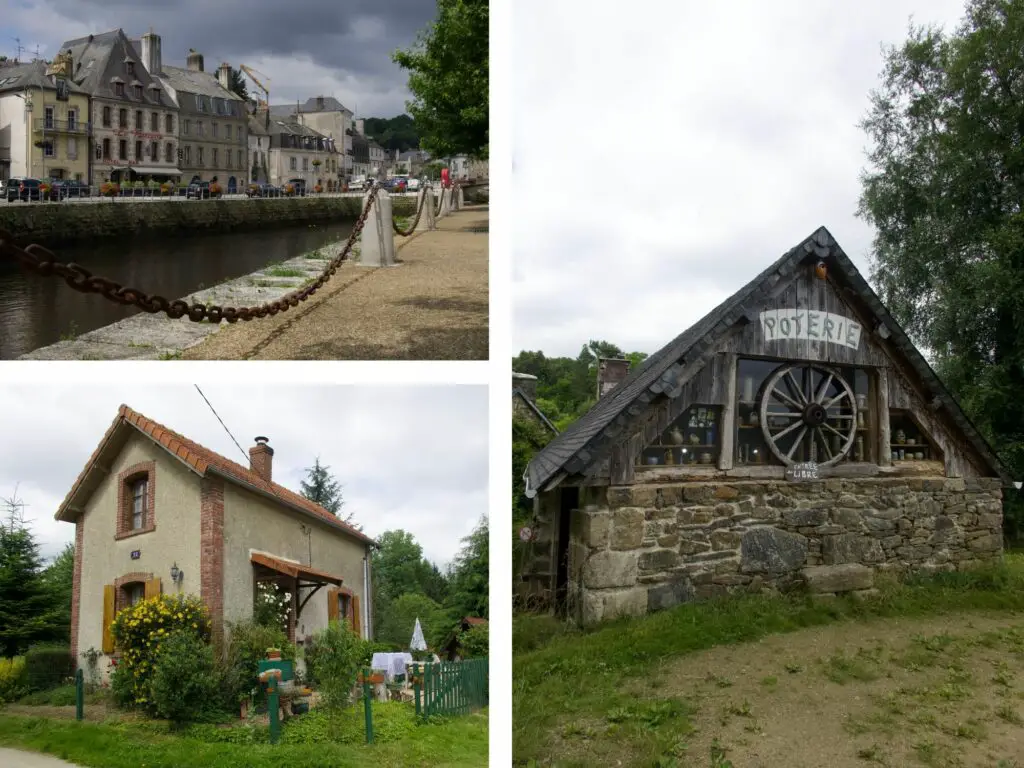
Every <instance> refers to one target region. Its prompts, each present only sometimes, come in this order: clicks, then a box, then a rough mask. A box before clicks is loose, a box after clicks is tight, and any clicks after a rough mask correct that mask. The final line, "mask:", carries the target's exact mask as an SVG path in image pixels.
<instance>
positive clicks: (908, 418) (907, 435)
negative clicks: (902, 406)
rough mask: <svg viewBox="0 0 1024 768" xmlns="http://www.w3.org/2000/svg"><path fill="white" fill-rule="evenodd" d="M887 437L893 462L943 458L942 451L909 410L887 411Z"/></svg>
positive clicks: (901, 462)
mask: <svg viewBox="0 0 1024 768" xmlns="http://www.w3.org/2000/svg"><path fill="white" fill-rule="evenodd" d="M889 439H890V440H891V443H890V445H889V449H890V451H891V452H892V456H891V458H892V462H893V464H903V463H905V462H908V461H942V460H943V457H942V452H941V451H939V449H938V447H937V446H936V445H935V442H934V441H933V440H932V439H931V438H930V437H929V436H928V433H927V432H926V431H925V430H923V429H922V428H921V426H920V425H919V424H918V423H917V420H916V419H915V418H914V417H913V415H912V414H911V413H910V411H902V410H895V409H893V410H890V411H889Z"/></svg>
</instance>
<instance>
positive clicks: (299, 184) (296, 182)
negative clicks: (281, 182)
mask: <svg viewBox="0 0 1024 768" xmlns="http://www.w3.org/2000/svg"><path fill="white" fill-rule="evenodd" d="M287 183H288V184H291V185H292V186H293V187H294V188H295V196H296V197H305V196H306V180H305V179H288V182H287Z"/></svg>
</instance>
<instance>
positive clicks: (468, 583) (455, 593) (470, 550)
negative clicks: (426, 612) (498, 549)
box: [446, 516, 491, 618]
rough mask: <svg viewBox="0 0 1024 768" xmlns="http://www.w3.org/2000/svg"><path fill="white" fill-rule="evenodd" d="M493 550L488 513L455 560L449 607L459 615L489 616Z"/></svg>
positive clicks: (465, 542) (463, 542)
mask: <svg viewBox="0 0 1024 768" xmlns="http://www.w3.org/2000/svg"><path fill="white" fill-rule="evenodd" d="M489 551H490V540H489V529H488V523H487V517H486V516H484V517H483V518H481V519H480V522H479V523H478V524H477V526H476V528H474V529H473V532H472V533H470V534H469V536H467V537H465V538H464V539H463V540H462V549H461V550H460V551H459V553H458V554H457V555H456V556H455V561H454V562H453V563H452V568H451V576H450V581H451V592H450V594H449V597H448V603H447V605H446V607H448V608H449V609H450V610H451V611H453V612H454V613H455V614H456V615H457V616H460V617H461V616H483V617H484V618H486V617H487V613H488V597H489V595H490V583H491V582H490V570H489V566H488V552H489Z"/></svg>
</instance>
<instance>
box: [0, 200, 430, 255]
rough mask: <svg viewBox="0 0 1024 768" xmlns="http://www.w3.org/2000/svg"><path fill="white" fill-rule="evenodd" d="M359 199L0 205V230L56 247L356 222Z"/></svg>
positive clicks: (398, 211)
mask: <svg viewBox="0 0 1024 768" xmlns="http://www.w3.org/2000/svg"><path fill="white" fill-rule="evenodd" d="M392 202H393V211H394V215H395V216H411V215H413V214H415V213H416V198H415V197H393V198H392ZM362 205H363V200H362V197H355V196H353V197H295V198H270V199H254V200H242V199H230V200H224V199H220V200H166V201H164V200H159V199H157V200H140V201H139V202H121V201H119V200H109V199H103V200H96V201H88V202H87V201H81V202H78V201H74V202H64V203H31V204H22V203H3V204H0V229H3V230H7V231H8V232H11V233H12V234H13V235H14V237H15V239H16V240H17V241H18V242H19V243H21V244H22V245H24V244H26V243H30V242H31V243H39V244H40V245H45V246H50V247H52V246H60V245H68V244H72V243H79V242H83V241H91V240H98V239H106V238H121V239H123V238H124V237H126V236H133V235H141V236H146V235H150V236H160V235H163V236H166V235H182V234H204V233H207V232H210V233H212V232H230V231H233V230H240V229H244V230H253V229H263V228H271V227H288V226H295V225H306V224H310V223H314V222H326V221H345V220H350V221H351V220H354V219H355V218H356V217H357V216H358V215H359V212H360V211H361V210H362Z"/></svg>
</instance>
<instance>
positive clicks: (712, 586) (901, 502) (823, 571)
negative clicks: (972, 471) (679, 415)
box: [569, 477, 1003, 624]
mask: <svg viewBox="0 0 1024 768" xmlns="http://www.w3.org/2000/svg"><path fill="white" fill-rule="evenodd" d="M1002 521H1003V515H1002V491H1001V488H1000V482H999V481H998V480H995V479H987V478H986V479H967V480H965V479H963V478H948V479H947V478H943V477H937V478H886V479H858V480H848V479H829V480H822V481H816V482H809V483H787V482H736V483H730V484H728V485H723V484H721V483H686V484H662V483H658V484H646V485H645V484H640V485H633V486H615V487H611V488H609V489H608V490H607V492H606V494H605V495H604V500H603V503H601V504H595V505H590V506H587V507H585V508H584V509H581V510H580V511H579V512H577V513H575V514H574V515H573V520H572V524H571V532H570V545H569V573H570V579H569V581H570V585H569V590H570V595H569V597H570V600H573V599H574V600H575V605H574V608H573V612H574V613H575V614H576V615H577V617H578V618H579V620H580V621H581V622H582V623H584V624H593V623H596V622H598V621H602V620H605V619H611V618H615V617H617V616H623V615H629V616H637V615H642V614H645V613H648V612H651V611H656V610H660V609H665V608H671V607H673V606H675V605H678V604H679V603H683V602H687V601H691V600H699V599H706V598H710V597H715V596H718V595H723V594H727V593H731V592H737V591H751V592H760V591H763V590H768V591H773V590H787V589H792V588H795V587H800V586H804V587H806V588H807V589H809V591H810V592H812V593H827V594H835V593H843V592H864V591H866V590H871V589H872V588H873V583H874V577H875V574H876V572H878V571H896V572H899V573H906V572H912V571H926V572H927V571H935V570H953V569H961V570H962V569H966V568H969V567H971V566H973V565H976V564H978V563H980V562H982V561H985V560H989V559H993V558H997V557H999V556H1000V554H1001V551H1002V543H1003V538H1002Z"/></svg>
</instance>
